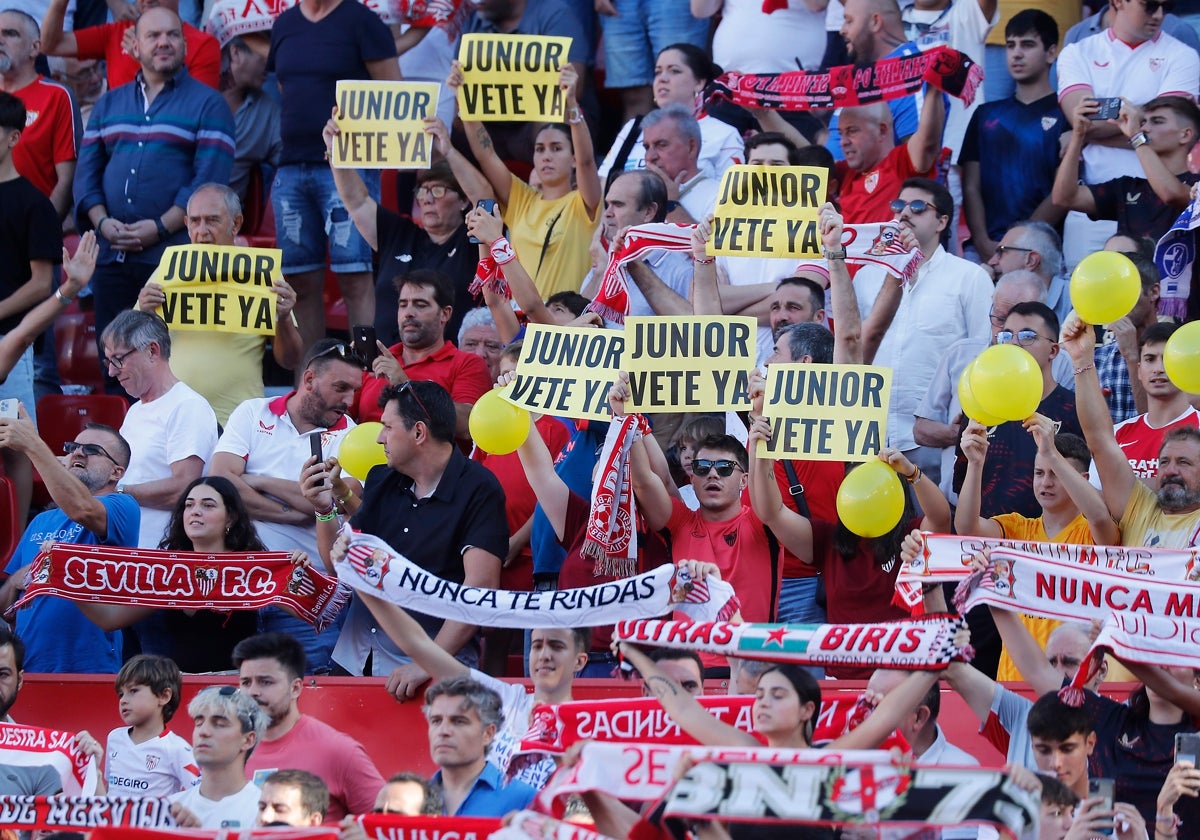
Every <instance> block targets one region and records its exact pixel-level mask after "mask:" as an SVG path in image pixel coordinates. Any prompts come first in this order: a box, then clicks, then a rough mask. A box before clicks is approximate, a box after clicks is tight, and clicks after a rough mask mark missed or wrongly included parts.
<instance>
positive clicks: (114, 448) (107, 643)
mask: <svg viewBox="0 0 1200 840" xmlns="http://www.w3.org/2000/svg"><path fill="white" fill-rule="evenodd" d="M64 448H65V450H66V455H65V457H63V456H59V455H58V454H57V453H54V452H51V451H50V448H49V447H48V446H46V444H45V442H44V441H43V440H42V439H41V438H40V437H39V436H38V432H37V427H36V426H34V425H33V422H32V421H31V420H30V419H29V416H28V415H27V414H26V413H25V410H24V408H22V409H21V411H20V413H19V415H18V416H17V417H16V418H15V419H13V418H0V449H5V450H13V451H16V452H21V453H23V454H24V455H25V456H26V457H28V458H29V460H30V461H31V462H32V463H33V465H34V467H35V468H36V469H37V471H38V472H39V473H40V474H41V476H42V479H43V480H44V481H45V482H46V489H47V490H48V491H49V492H50V498H51V499H53V500H54V503H55V504H56V505H58V507H56V508H52V509H50V510H48V511H46V512H44V513H40V514H38V515H37V516H36V517H34V518H33V520H32V521H31V522H30V523H29V527H28V528H26V529H25V534H24V536H23V537H22V538H21V543H20V545H19V546H18V547H17V550H16V553H14V554H13V556H12V559H11V560H10V561H9V564H8V567H7V568H6V569H5V572H6V573H8V575H9V576H10V577H9V578H8V580H7V581H5V583H4V585H3V586H2V587H0V607H2V608H3V609H7V608H8V607H9V605H11V604H12V603H13V601H14V600H15V599H16V598H17V597H19V595H20V593H21V590H23V589H24V587H25V581H26V578H27V577H28V573H29V566H30V564H31V563H32V562H33V560H34V558H35V557H37V555H38V553H39V552H40V551H41V549H42V544H43V543H44V542H46V541H47V540H50V541H53V542H62V543H78V544H80V545H120V546H136V545H137V542H138V525H139V523H140V520H141V510H140V509H139V507H138V504H137V502H136V501H135V500H134V499H133V497H132V496H128V495H125V494H122V493H117V492H115V491H116V488H117V482H118V481H120V480H121V478H122V477H123V476H124V475H125V468H126V466H128V464H129V444H128V443H126V442H125V439H124V438H123V437H121V435H120V433H119V432H117V430H116V429H113V428H110V427H109V426H101V425H99V424H95V423H90V424H88V426H87V427H86V428H84V429H83V430H82V431H81V432H79V434H77V435H76V436H75V440H73V441H69V442H68V443H67V444H66V446H65V447H64ZM17 632H18V633H19V634H20V636H21V638H23V639H24V640H25V646H26V660H25V666H26V668H27V670H29V671H36V672H39V673H71V674H88V673H91V674H95V673H116V672H117V670H118V669H120V667H121V653H122V650H121V632H120V631H119V630H118V631H114V632H112V633H105V632H103V631H102V630H101V629H100V628H99V627H97V626H96V625H95V624H93V623H92V622H91V621H89V620H88V619H87V618H85V617H84V615H83V613H81V612H80V611H79V608H78V607H76V606H75V604H74V603H72V602H71V601H68V600H66V599H63V598H57V597H54V596H51V595H46V596H42V597H41V598H35V599H34V600H33V601H32V602H30V604H29V605H28V606H27V607H25V608H23V609H21V610H20V611H18V612H17Z"/></svg>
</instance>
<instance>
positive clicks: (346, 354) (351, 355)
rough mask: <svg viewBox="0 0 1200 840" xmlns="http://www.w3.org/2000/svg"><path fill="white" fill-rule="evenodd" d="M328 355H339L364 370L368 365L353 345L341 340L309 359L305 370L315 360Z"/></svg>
mask: <svg viewBox="0 0 1200 840" xmlns="http://www.w3.org/2000/svg"><path fill="white" fill-rule="evenodd" d="M326 356H337V357H338V358H339V359H341V360H342V361H343V362H346V363H347V364H351V365H354V366H355V367H360V368H362V369H363V370H366V368H367V366H366V365H364V364H363V360H362V356H360V355H358V353H356V352H355V351H354V348H353V347H348V346H346V345H345V344H343V343H341V342H340V341H339V342H338V343H337V344H331V345H329V346H328V347H326V348H325V349H324V350H322V351H321V352H320V353H317V354H316V355H315V356H313V357H312V358H311V359H309V360H308V364H307V365H306V366H305V370H307V369H308V368H310V367H312V364H313V362H315V361H316V360H317V359H323V358H325V357H326Z"/></svg>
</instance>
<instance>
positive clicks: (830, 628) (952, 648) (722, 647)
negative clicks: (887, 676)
mask: <svg viewBox="0 0 1200 840" xmlns="http://www.w3.org/2000/svg"><path fill="white" fill-rule="evenodd" d="M962 623H963V620H962V619H961V618H956V617H951V616H926V617H923V618H914V619H911V620H909V621H894V622H883V623H879V624H728V623H725V622H720V621H716V622H704V623H696V622H691V621H659V620H649V621H621V622H618V623H617V625H616V627H614V628H613V641H622V642H634V643H636V644H639V645H653V646H655V647H665V648H673V649H675V650H694V651H701V652H704V653H715V654H718V655H720V656H736V657H739V658H741V659H758V660H766V661H768V662H792V663H795V664H799V665H857V666H863V667H876V668H903V669H907V670H912V671H940V670H942V669H944V668H945V667H946V666H947V665H949V664H950V662H952V661H954V660H962V661H970V659H971V651H970V647H969V646H968V647H967V648H959V647H957V646H956V645H955V644H954V634H955V633H956V632H957V631H958V630H959V628H960V627H961V626H962Z"/></svg>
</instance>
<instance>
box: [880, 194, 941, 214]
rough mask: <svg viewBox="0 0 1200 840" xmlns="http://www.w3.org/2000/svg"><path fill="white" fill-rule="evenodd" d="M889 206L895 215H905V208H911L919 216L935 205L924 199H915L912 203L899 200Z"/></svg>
mask: <svg viewBox="0 0 1200 840" xmlns="http://www.w3.org/2000/svg"><path fill="white" fill-rule="evenodd" d="M889 206H890V207H891V208H892V212H893V213H903V212H904V208H905V207H911V208H912V211H913V212H914V213H916V214H917V215H918V216H919V215H921V214H922V213H924V212H925V211H926V210H928V209H929V208H930V207H932V206H933V205H932V204H930V203H929V202H928V201H925V200H924V199H923V198H914V199H913V200H912V201H901V200H900V199H898V198H897V199H896V200H895V201H893V202H892V203H891V204H890V205H889Z"/></svg>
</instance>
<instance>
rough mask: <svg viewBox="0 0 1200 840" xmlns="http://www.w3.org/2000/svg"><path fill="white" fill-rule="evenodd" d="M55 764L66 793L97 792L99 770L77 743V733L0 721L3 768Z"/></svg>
mask: <svg viewBox="0 0 1200 840" xmlns="http://www.w3.org/2000/svg"><path fill="white" fill-rule="evenodd" d="M3 766H8V767H47V766H48V767H53V768H54V771H55V772H56V773H58V778H59V781H60V783H61V784H62V791H63V793H64V794H65V795H67V796H91V795H92V794H93V793H95V792H96V783H97V781H98V780H99V778H100V776H99V770H98V768H97V767H96V761H95V759H93V758H92V757H91V756H88V755H84V753H83V751H82V750H80V749H79V747H78V746H77V745H76V743H75V733H74V732H61V731H59V730H57V729H43V728H42V727H40V726H25V725H23V724H20V723H0V767H3Z"/></svg>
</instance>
